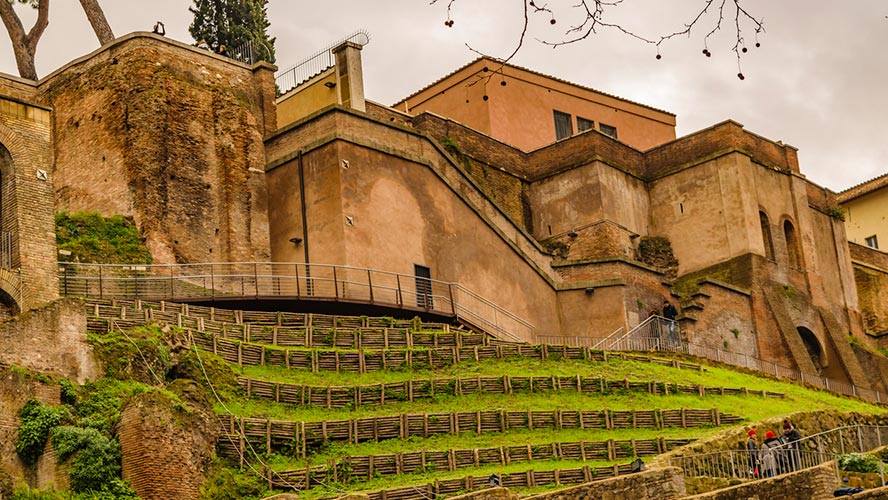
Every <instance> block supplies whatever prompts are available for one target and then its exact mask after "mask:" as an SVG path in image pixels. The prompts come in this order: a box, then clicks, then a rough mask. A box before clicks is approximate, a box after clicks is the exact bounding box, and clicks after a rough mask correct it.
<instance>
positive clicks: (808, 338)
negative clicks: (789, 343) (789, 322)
mask: <svg viewBox="0 0 888 500" xmlns="http://www.w3.org/2000/svg"><path fill="white" fill-rule="evenodd" d="M796 331H797V332H798V334H799V337H800V338H801V339H802V343H803V344H805V350H807V351H808V356H810V357H811V361H812V362H813V363H814V367H815V368H817V372H818V373H820V372H821V371H822V370H823V369H824V368H825V367H826V366H827V362H826V352H824V350H823V347H822V346H821V345H820V340H818V339H817V335H815V334H814V332H812V331H811V330H809V329H808V328H806V327H804V326H799V327H796Z"/></svg>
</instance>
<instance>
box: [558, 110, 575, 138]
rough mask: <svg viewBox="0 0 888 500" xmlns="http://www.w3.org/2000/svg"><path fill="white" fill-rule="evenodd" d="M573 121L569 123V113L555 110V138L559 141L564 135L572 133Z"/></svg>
mask: <svg viewBox="0 0 888 500" xmlns="http://www.w3.org/2000/svg"><path fill="white" fill-rule="evenodd" d="M573 133H574V132H573V123H571V119H570V115H569V114H567V113H562V112H561V111H555V140H556V141H559V140H561V139H564V138H565V137H570V136H572V135H573Z"/></svg>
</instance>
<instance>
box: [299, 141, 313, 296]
mask: <svg viewBox="0 0 888 500" xmlns="http://www.w3.org/2000/svg"><path fill="white" fill-rule="evenodd" d="M296 164H297V165H298V166H299V203H300V205H301V206H302V250H303V251H304V252H305V277H306V284H307V283H308V278H310V277H311V271H310V270H309V268H308V215H307V214H306V211H305V169H304V168H303V165H302V150H301V149H300V150H299V151H297V152H296Z"/></svg>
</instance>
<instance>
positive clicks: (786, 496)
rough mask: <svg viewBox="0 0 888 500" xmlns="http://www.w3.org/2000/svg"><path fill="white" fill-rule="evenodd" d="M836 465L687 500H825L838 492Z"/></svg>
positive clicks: (830, 464) (702, 494)
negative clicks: (835, 491) (834, 492)
mask: <svg viewBox="0 0 888 500" xmlns="http://www.w3.org/2000/svg"><path fill="white" fill-rule="evenodd" d="M834 467H835V464H833V463H827V464H824V465H821V466H819V467H813V468H810V469H805V470H802V471H799V472H795V473H792V474H785V475H782V476H778V477H775V478H771V479H762V480H760V481H752V482H749V483H744V484H740V485H737V486H731V487H729V488H724V489H720V490H716V491H712V492H709V493H701V494H699V495H693V496H689V497H685V498H684V500H773V499H777V498H779V499H781V500H795V499H797V500H826V499H827V498H833V491H834V490H835V489H836V474H835V470H834Z"/></svg>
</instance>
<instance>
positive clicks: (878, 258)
mask: <svg viewBox="0 0 888 500" xmlns="http://www.w3.org/2000/svg"><path fill="white" fill-rule="evenodd" d="M848 248H849V249H850V250H851V258H852V259H853V260H855V261H857V262H859V263H862V264H866V265H869V266H873V267H877V268H879V269H882V270H884V271H886V272H888V253H885V252H882V251H879V250H876V249H874V248H870V247H868V246H865V245H861V244H859V243H854V242H852V241H849V242H848Z"/></svg>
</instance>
